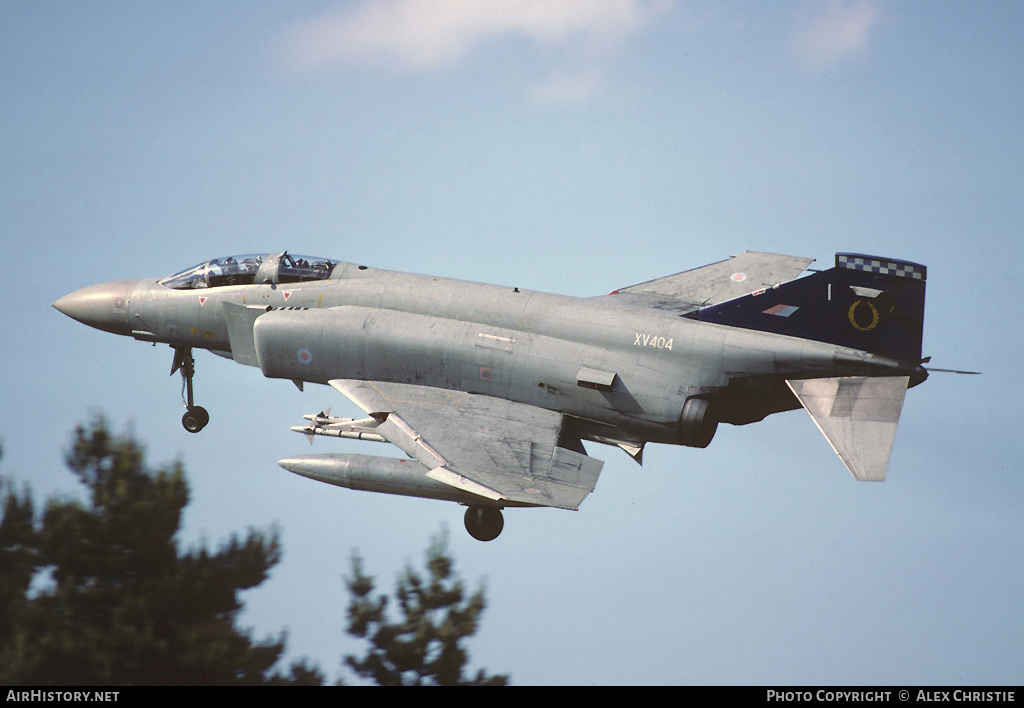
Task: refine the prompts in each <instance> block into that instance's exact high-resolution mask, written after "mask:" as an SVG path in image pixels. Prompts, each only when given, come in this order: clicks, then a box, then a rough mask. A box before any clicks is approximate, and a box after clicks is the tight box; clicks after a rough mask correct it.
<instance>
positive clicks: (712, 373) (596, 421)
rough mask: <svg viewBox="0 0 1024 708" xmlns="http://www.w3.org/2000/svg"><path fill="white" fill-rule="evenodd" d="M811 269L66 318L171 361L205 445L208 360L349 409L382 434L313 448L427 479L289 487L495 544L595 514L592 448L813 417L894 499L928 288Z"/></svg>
mask: <svg viewBox="0 0 1024 708" xmlns="http://www.w3.org/2000/svg"><path fill="white" fill-rule="evenodd" d="M812 262H813V259H811V258H801V257H794V256H784V255H776V254H770V253H757V252H751V251H747V252H744V253H741V254H740V255H737V256H733V257H731V258H728V259H726V260H723V261H720V262H718V263H713V264H711V265H707V266H704V267H701V268H696V269H694V270H689V271H685V272H682V273H677V274H675V275H670V276H668V277H663V278H659V279H657V280H651V281H649V282H645V283H641V284H638V285H632V286H630V287H624V288H619V289H617V290H613V291H612V292H611V293H609V294H607V295H602V296H595V297H586V298H580V297H566V296H560V295H552V294H546V293H541V292H531V291H528V290H521V289H519V288H516V287H504V286H497V285H485V284H479V283H472V282H465V281H460V280H451V279H446V278H439V277H431V276H424V275H412V274H406V273H400V272H394V271H387V270H378V269H376V268H371V267H368V266H365V265H357V264H353V263H344V262H341V261H337V260H333V259H327V258H316V257H309V256H298V255H292V254H289V253H287V252H284V253H277V254H254V255H239V256H231V257H227V258H217V259H214V260H209V261H204V262H202V263H199V264H198V265H196V266H193V267H191V268H188V269H186V270H183V271H181V272H180V273H177V274H175V275H172V276H170V277H167V278H160V279H143V280H122V281H116V282H109V283H103V284H100V285H93V286H91V287H86V288H83V289H82V290H78V291H77V292H73V293H71V294H70V295H67V296H65V297H63V298H61V299H59V300H57V301H56V302H55V303H53V306H54V307H55V308H56V309H58V310H59V311H60V312H62V313H64V314H65V315H68V316H69V317H72V318H74V319H76V320H78V321H79V322H83V323H85V324H87V325H90V326H91V327H95V328H97V329H100V330H104V331H106V332H113V333H115V334H121V335H125V336H129V337H133V338H134V339H137V340H140V341H143V342H161V343H165V344H169V345H170V346H171V347H172V348H173V350H174V358H173V364H172V367H171V374H172V375H173V374H174V373H175V372H180V373H181V376H182V388H183V403H184V405H185V409H186V410H185V414H184V416H183V417H182V424H183V426H184V427H185V429H186V430H187V431H189V432H191V433H197V432H199V431H200V430H202V429H203V428H204V427H205V426H206V424H207V422H208V421H209V419H210V416H209V414H208V413H207V411H206V410H205V409H204V408H202V407H201V406H198V405H196V404H195V402H194V395H193V386H192V383H193V376H194V374H195V361H194V359H193V356H192V352H193V350H194V349H196V348H201V349H207V350H209V351H211V352H213V353H215V354H219V355H221V356H223V357H227V358H230V359H233V360H234V361H236V362H238V363H240V364H243V365H247V366H253V367H257V368H259V369H260V370H261V371H262V372H263V375H264V376H266V377H268V378H273V379H285V380H290V381H293V382H294V383H295V384H296V385H297V386H298V387H299V388H300V389H302V388H303V385H304V384H307V383H318V384H325V385H328V386H331V387H333V388H334V389H335V390H336V391H338V392H339V393H341V394H342V395H343V396H344V397H345V398H348V399H349V400H350V401H352V402H353V403H355V405H356V406H358V407H359V408H360V409H362V411H363V412H364V414H365V415H363V416H362V417H359V418H341V417H335V416H331V415H330V408H327V409H326V410H324V411H323V412H321V413H319V414H314V415H307V416H305V418H306V421H307V422H306V423H305V424H303V425H300V426H296V427H295V428H293V430H296V431H298V432H300V433H302V434H304V435H306V436H307V437H309V438H310V440H311V441H312V439H313V438H315V437H317V436H333V437H341V438H354V439H362V440H369V441H375V442H386V443H391V444H393V445H395V446H397V447H398V448H399V449H400V450H401V451H402V452H404V453H405V454H406V455H407V456H408V457H407V458H406V459H398V458H393V457H379V456H369V455H361V454H349V453H326V454H315V455H300V456H294V457H288V458H286V459H283V460H280V461H279V464H280V465H281V466H282V467H284V468H285V469H287V470H289V471H291V472H294V473H296V474H299V475H302V476H305V477H308V478H312V479H315V480H319V481H321V482H326V483H328V484H334V485H338V486H342V487H348V488H350V489H357V490H366V491H373V492H383V493H387V494H400V495H408V496H415V497H427V498H433V499H441V500H448V501H453V502H457V503H459V504H462V505H464V506H466V507H468V508H467V510H466V512H465V525H466V529H467V530H468V531H469V533H470V534H471V535H472V536H473V537H474V538H477V539H479V540H482V541H489V540H492V539H494V538H496V537H497V536H498V534H500V533H501V530H502V528H503V526H504V519H503V516H502V511H501V510H502V509H504V508H507V507H544V506H547V507H557V508H561V509H577V508H578V507H579V506H580V504H581V502H582V501H583V500H584V498H585V497H586V496H587V495H588V494H590V492H592V491H593V490H594V488H595V485H596V484H597V480H598V476H599V474H600V472H601V469H602V466H603V464H604V463H603V462H601V461H600V460H597V459H595V458H593V457H591V456H590V455H589V454H588V453H587V450H586V449H585V448H584V445H583V443H584V442H594V443H602V444H605V445H611V446H617V447H619V448H621V449H622V450H624V451H625V452H626V453H628V454H629V455H630V456H631V457H632V458H633V459H634V460H635V461H636V462H638V463H642V456H643V450H644V446H645V445H647V444H648V443H663V444H670V445H686V446H690V447H697V448H703V447H707V445H708V444H709V443H710V442H711V440H712V438H713V437H714V435H715V431H716V430H717V427H718V425H719V424H721V423H729V424H732V425H746V424H749V423H754V422H757V421H760V420H762V419H764V418H765V416H768V415H770V414H772V413H778V412H781V411H788V410H794V409H798V408H800V407H803V408H804V409H806V410H807V412H808V413H809V414H810V417H811V418H812V419H813V421H814V423H815V424H817V426H818V428H819V429H820V430H821V432H822V433H823V434H824V436H825V437H826V439H827V440H828V442H829V443H830V444H831V445H832V447H833V448H834V450H835V452H836V453H837V454H838V456H839V458H840V460H841V461H842V463H843V464H844V465H845V466H846V467H847V469H848V470H849V471H850V473H851V474H852V475H853V477H854V478H856V479H858V480H883V479H884V478H885V476H886V470H887V468H888V463H889V457H890V453H891V450H892V445H893V439H894V436H895V433H896V425H897V422H898V421H899V417H900V411H901V409H902V406H903V401H904V396H905V393H906V391H907V389H908V387H911V386H915V385H917V384H919V383H921V382H922V381H924V380H925V379H926V378H927V376H928V370H926V369H925V367H924V366H923V364H925V363H927V360H926V359H922V357H921V336H922V328H923V321H924V295H925V281H926V269H925V267H924V266H923V265H919V264H917V263H911V262H908V261H902V260H896V259H892V258H880V257H874V256H867V255H861V254H853V253H839V254H836V258H835V265H834V267H831V268H828V269H827V270H817V271H813V270H809V266H810V264H811V263H812ZM805 271H808V272H807V274H805ZM801 276H802V277H801Z"/></svg>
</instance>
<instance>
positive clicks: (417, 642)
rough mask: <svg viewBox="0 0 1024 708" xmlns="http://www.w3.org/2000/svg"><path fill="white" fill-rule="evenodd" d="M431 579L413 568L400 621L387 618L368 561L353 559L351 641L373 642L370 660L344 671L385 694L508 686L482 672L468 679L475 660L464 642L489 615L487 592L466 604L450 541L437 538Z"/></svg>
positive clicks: (350, 660) (430, 556)
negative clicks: (408, 688)
mask: <svg viewBox="0 0 1024 708" xmlns="http://www.w3.org/2000/svg"><path fill="white" fill-rule="evenodd" d="M426 566H427V574H428V576H427V578H426V579H424V578H423V577H421V576H420V574H419V573H417V572H416V571H414V570H413V569H412V568H411V567H407V568H406V570H405V572H404V573H403V574H402V575H401V576H400V577H399V579H398V587H397V591H396V593H395V596H396V599H397V604H398V607H399V609H400V611H401V615H402V616H401V618H400V619H398V620H397V621H394V622H392V621H391V620H390V618H389V616H388V612H387V609H388V607H387V606H388V598H387V597H377V596H375V595H374V587H375V586H374V579H373V578H372V577H370V576H367V575H366V574H365V573H364V572H363V562H362V558H360V557H359V556H358V555H354V556H353V558H352V574H351V575H350V576H349V577H347V578H346V579H345V581H346V585H347V586H348V589H349V593H350V595H351V601H350V603H349V608H348V620H349V624H348V633H349V634H351V635H352V636H355V637H359V638H362V639H366V640H367V641H368V642H369V643H370V647H369V649H368V651H367V653H366V655H365V656H364V657H362V658H357V657H355V656H352V655H348V656H346V657H345V663H346V664H347V665H348V666H349V667H350V668H351V669H352V670H353V671H355V672H356V674H358V675H359V676H360V677H362V678H365V679H372V680H373V681H375V682H376V683H377V684H379V685H382V686H398V685H441V686H452V685H477V686H480V685H487V686H503V685H505V684H506V683H507V681H508V677H507V676H501V675H498V676H488V675H487V674H486V673H485V672H484V671H483V670H480V671H478V672H477V673H476V676H475V677H473V678H471V679H466V678H465V677H464V676H463V670H464V668H465V666H466V664H467V663H468V661H469V655H468V653H467V651H466V650H465V648H464V647H463V640H464V639H465V638H467V637H470V636H472V635H473V634H475V633H476V630H477V627H478V626H479V618H480V614H481V613H482V612H483V610H484V606H485V604H486V603H485V600H484V590H483V588H482V587H481V588H480V589H478V590H477V591H476V592H475V593H473V594H472V595H470V596H469V597H466V596H465V592H464V589H463V586H462V582H461V581H460V580H458V578H457V577H455V574H454V562H453V561H452V559H451V557H450V556H449V555H448V554H447V543H446V540H445V538H444V536H440V537H435V538H434V539H433V541H432V543H431V545H430V547H429V548H428V550H427V554H426Z"/></svg>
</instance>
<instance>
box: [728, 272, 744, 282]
mask: <svg viewBox="0 0 1024 708" xmlns="http://www.w3.org/2000/svg"><path fill="white" fill-rule="evenodd" d="M746 279H747V274H746V273H733V274H732V275H730V276H729V280H731V281H732V282H734V283H742V282H743V281H744V280H746Z"/></svg>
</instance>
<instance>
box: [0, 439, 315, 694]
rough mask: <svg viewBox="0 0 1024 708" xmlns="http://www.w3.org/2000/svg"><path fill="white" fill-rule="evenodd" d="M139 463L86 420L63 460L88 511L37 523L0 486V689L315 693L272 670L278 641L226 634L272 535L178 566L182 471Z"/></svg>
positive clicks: (263, 565) (307, 673)
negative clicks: (282, 688) (229, 688)
mask: <svg viewBox="0 0 1024 708" xmlns="http://www.w3.org/2000/svg"><path fill="white" fill-rule="evenodd" d="M143 458H144V456H143V451H142V449H141V447H140V446H139V444H138V443H137V442H135V440H133V439H132V438H131V437H128V436H125V437H119V436H115V435H112V434H111V433H110V432H109V431H108V429H107V426H106V424H105V422H104V421H102V420H97V421H95V422H94V423H93V424H92V426H91V427H89V428H85V427H82V426H79V427H78V429H77V430H76V431H75V433H74V439H73V443H72V446H71V449H70V450H69V452H68V454H67V458H66V459H67V463H68V466H69V467H70V469H71V471H72V472H73V473H74V474H75V476H76V477H77V478H78V480H79V481H80V482H81V483H82V484H83V485H84V486H85V488H86V490H87V493H88V501H87V502H86V503H82V502H79V501H76V500H71V499H51V500H50V501H49V502H48V503H47V505H46V508H45V511H44V512H43V514H42V518H41V519H37V518H36V515H35V512H34V508H33V504H32V500H31V497H30V495H29V493H28V491H27V490H26V491H25V492H23V493H22V494H20V495H19V494H17V493H16V492H15V491H14V490H13V489H12V488H11V485H10V484H9V483H7V484H6V485H5V487H4V489H3V493H4V500H3V517H2V518H0V683H7V684H23V685H44V684H65V685H67V684H80V685H87V684H89V685H91V684H108V685H139V684H149V685H153V684H157V685H175V684H189V685H203V684H219V685H224V684H287V683H305V684H319V683H322V681H323V676H322V674H320V672H319V670H317V669H316V668H312V667H310V666H308V665H307V664H306V663H305V662H300V663H297V664H294V665H292V666H291V667H290V670H289V672H288V673H287V674H282V673H280V672H277V671H275V670H274V666H275V665H276V664H277V663H278V660H279V659H280V657H281V654H282V653H283V651H284V646H285V638H284V634H283V633H282V635H281V636H280V637H278V638H277V639H266V640H263V641H260V642H256V641H254V640H253V639H252V638H251V637H250V636H249V634H248V633H246V632H244V631H241V630H239V629H238V628H237V627H236V626H235V622H236V619H237V617H238V614H239V612H240V610H241V609H242V604H241V602H240V600H239V597H238V595H239V592H240V591H242V590H246V589H249V588H252V587H255V586H257V585H259V584H260V583H262V582H263V581H264V580H265V579H266V578H267V575H268V572H269V570H270V568H272V567H273V566H274V564H276V563H277V562H278V560H279V559H280V556H281V549H280V543H279V540H278V534H277V531H276V530H272V531H270V532H269V533H268V532H262V531H256V530H252V529H250V530H249V531H248V533H247V535H246V536H245V537H244V538H240V537H238V536H237V535H235V536H232V538H231V539H230V540H229V541H228V542H227V543H226V544H225V545H223V546H221V547H220V548H218V549H217V550H215V551H210V550H208V549H207V548H206V546H205V544H203V545H201V546H199V547H198V548H194V549H190V550H188V551H185V552H182V551H181V550H180V549H179V547H178V543H177V541H176V535H177V533H178V531H179V529H180V527H181V520H182V511H183V509H184V508H185V506H186V505H187V504H188V501H189V490H188V484H187V482H186V480H185V472H184V469H183V468H182V465H181V464H180V463H176V464H174V465H171V466H170V467H168V468H163V469H160V470H157V471H155V472H153V471H150V470H148V469H147V468H146V466H145V462H144V459H143Z"/></svg>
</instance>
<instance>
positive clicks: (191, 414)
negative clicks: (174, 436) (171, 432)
mask: <svg viewBox="0 0 1024 708" xmlns="http://www.w3.org/2000/svg"><path fill="white" fill-rule="evenodd" d="M179 369H180V370H181V389H182V391H181V392H182V398H183V399H184V403H185V415H183V416H181V426H182V427H183V428H185V430H187V431H188V432H190V433H198V432H199V431H200V430H202V429H203V428H205V427H206V424H207V423H209V422H210V414H209V413H207V412H206V409H205V408H203V407H202V406H197V405H196V404H195V402H193V400H192V377H193V376H195V375H196V360H195V359H193V358H192V348H191V347H175V348H174V363H173V364H172V365H171V376H174V372H175V371H178V370H179Z"/></svg>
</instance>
